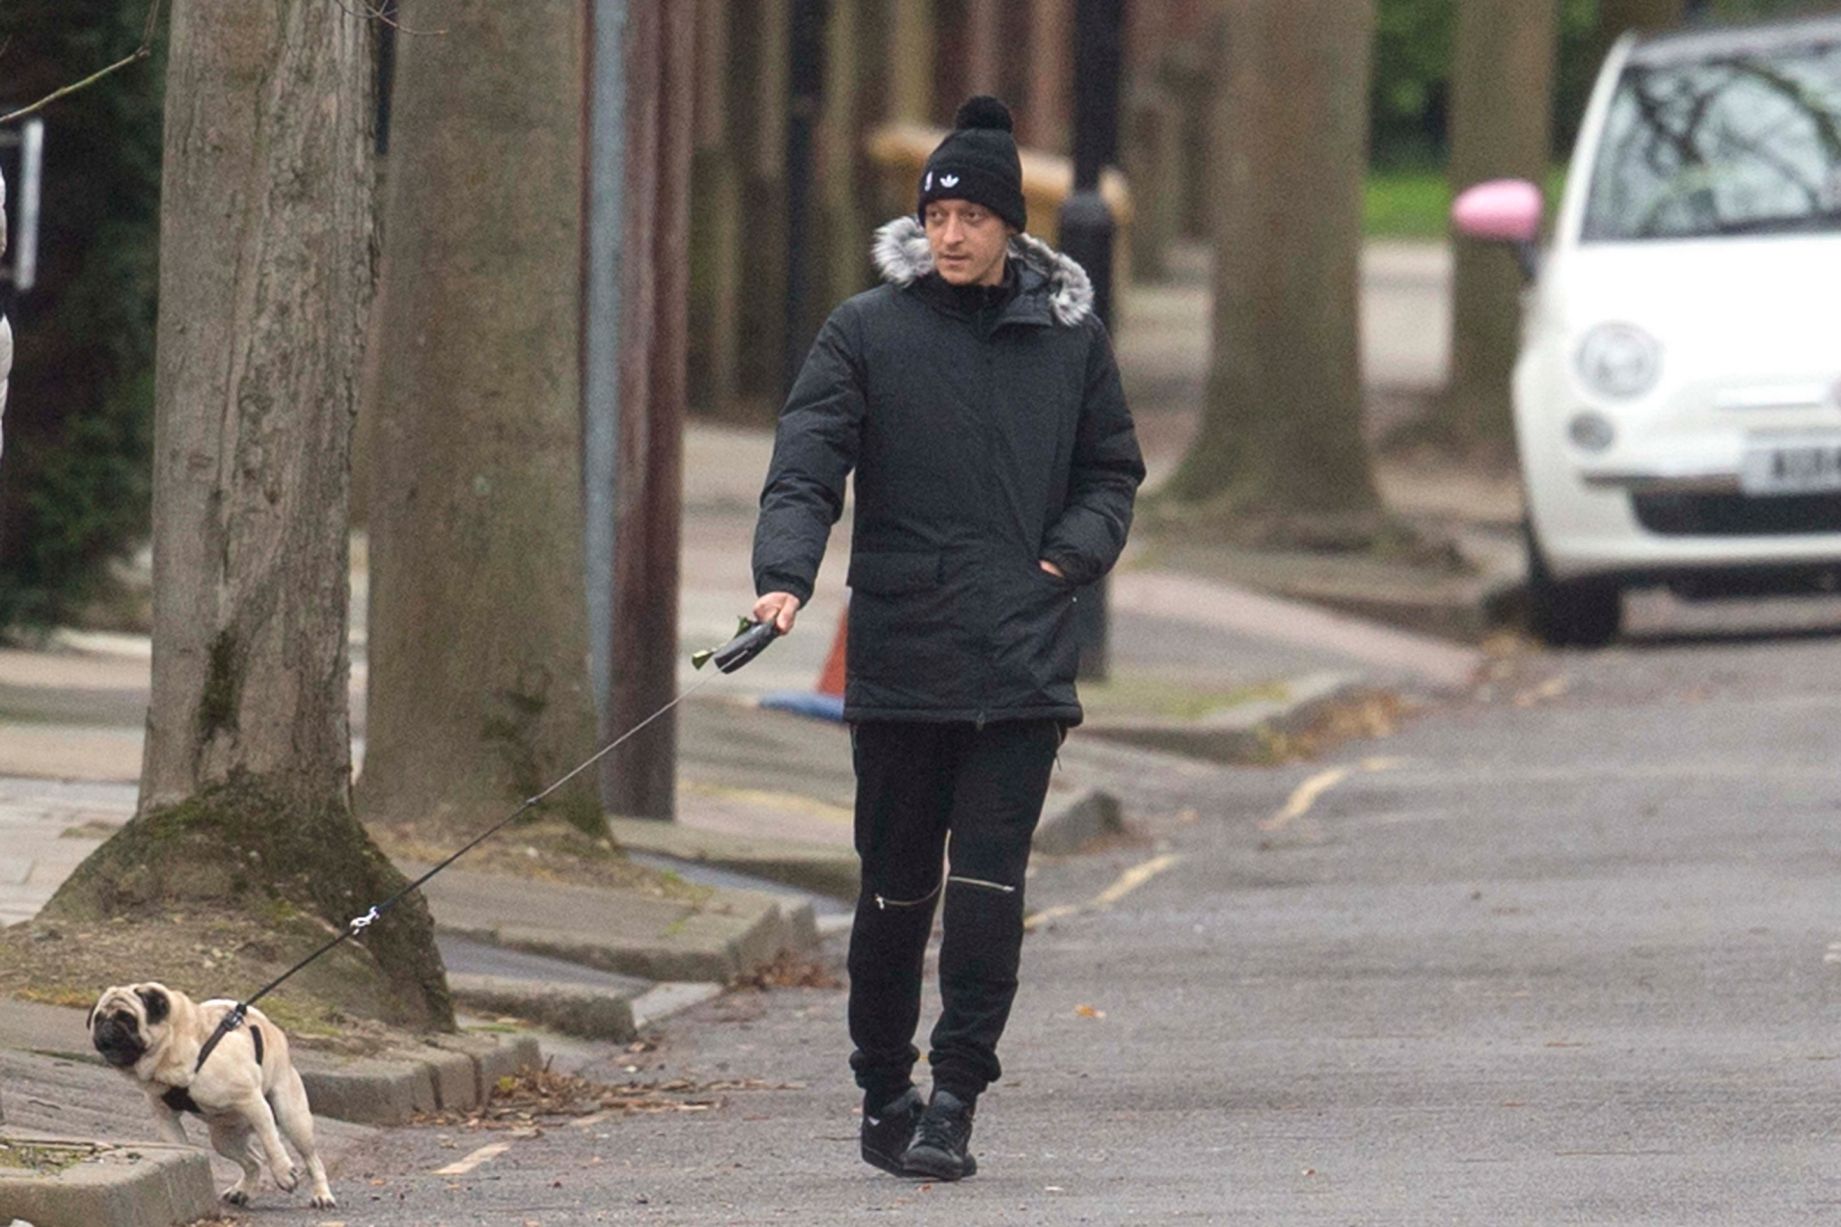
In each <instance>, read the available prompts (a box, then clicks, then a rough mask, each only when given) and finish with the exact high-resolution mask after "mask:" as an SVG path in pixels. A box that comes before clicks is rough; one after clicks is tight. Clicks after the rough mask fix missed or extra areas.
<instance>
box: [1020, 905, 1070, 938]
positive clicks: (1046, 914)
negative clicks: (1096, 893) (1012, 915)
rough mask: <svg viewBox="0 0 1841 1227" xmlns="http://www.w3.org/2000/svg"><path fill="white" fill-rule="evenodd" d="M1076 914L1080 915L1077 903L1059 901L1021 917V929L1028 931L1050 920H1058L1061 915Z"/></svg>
mask: <svg viewBox="0 0 1841 1227" xmlns="http://www.w3.org/2000/svg"><path fill="white" fill-rule="evenodd" d="M1078 915H1080V907H1079V906H1078V905H1077V904H1072V903H1061V904H1057V905H1055V906H1054V907H1045V908H1043V909H1042V910H1041V911H1039V912H1031V913H1029V915H1027V916H1025V917H1023V929H1024V931H1025V932H1028V931H1031V930H1034V929H1039V928H1041V927H1042V926H1043V925H1045V924H1047V923H1048V922H1049V921H1051V920H1060V919H1061V918H1062V917H1063V916H1078Z"/></svg>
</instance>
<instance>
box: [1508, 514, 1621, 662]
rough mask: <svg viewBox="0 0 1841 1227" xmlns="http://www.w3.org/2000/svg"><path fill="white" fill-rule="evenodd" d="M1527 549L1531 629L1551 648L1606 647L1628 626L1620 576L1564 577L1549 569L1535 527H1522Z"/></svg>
mask: <svg viewBox="0 0 1841 1227" xmlns="http://www.w3.org/2000/svg"><path fill="white" fill-rule="evenodd" d="M1522 539H1523V542H1524V543H1525V544H1526V546H1527V551H1528V629H1529V630H1531V631H1533V632H1534V635H1535V637H1536V638H1538V639H1539V640H1540V641H1541V642H1542V643H1545V644H1547V645H1548V646H1549V647H1556V648H1564V647H1580V648H1601V647H1603V646H1604V645H1605V644H1607V643H1610V642H1611V641H1612V640H1613V639H1615V638H1617V633H1618V631H1619V630H1620V629H1622V626H1623V620H1624V594H1623V590H1622V589H1621V588H1619V586H1618V584H1617V581H1616V580H1615V579H1610V578H1607V577H1593V578H1591V579H1572V580H1560V579H1555V578H1554V577H1553V573H1552V572H1551V571H1549V570H1548V569H1547V560H1546V558H1545V557H1543V556H1542V554H1541V546H1540V542H1539V541H1537V540H1536V539H1535V536H1534V529H1533V528H1532V527H1530V526H1528V525H1525V524H1524V525H1523V526H1522Z"/></svg>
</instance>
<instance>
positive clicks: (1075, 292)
mask: <svg viewBox="0 0 1841 1227" xmlns="http://www.w3.org/2000/svg"><path fill="white" fill-rule="evenodd" d="M1010 255H1011V256H1012V258H1014V259H1016V260H1019V261H1021V263H1022V264H1023V266H1024V267H1025V268H1029V269H1034V270H1035V271H1036V272H1037V273H1039V274H1041V276H1042V277H1043V279H1044V280H1045V281H1046V282H1047V285H1046V287H1045V289H1046V291H1047V294H1048V304H1049V309H1050V310H1051V311H1052V312H1053V313H1054V316H1055V322H1056V323H1059V324H1062V325H1065V326H1070V327H1071V326H1072V325H1075V324H1078V323H1080V321H1082V320H1084V319H1086V318H1087V317H1088V316H1089V315H1091V314H1093V281H1092V279H1091V278H1089V277H1088V276H1087V270H1086V269H1084V268H1082V267H1080V265H1079V264H1077V263H1075V262H1074V261H1073V260H1071V259H1069V258H1068V257H1067V256H1064V255H1062V254H1061V253H1060V252H1058V251H1056V250H1055V249H1054V248H1053V247H1050V246H1049V245H1048V244H1047V243H1044V242H1043V241H1042V240H1041V239H1038V238H1036V237H1035V236H1034V235H1032V234H1028V233H1019V234H1018V235H1017V236H1016V237H1015V238H1013V239H1011V240H1010ZM870 256H871V258H873V259H874V260H875V262H876V270H877V271H878V272H880V273H881V274H882V279H883V280H884V281H887V282H889V283H890V284H891V285H898V286H907V285H912V284H913V283H914V282H915V281H916V280H917V279H919V278H921V277H925V276H926V275H927V274H928V273H931V272H932V271H933V252H932V250H931V249H930V248H929V247H928V246H927V232H926V231H925V230H924V229H922V227H921V224H920V221H919V219H917V218H915V217H914V216H913V215H912V214H908V215H904V216H902V217H898V218H896V219H895V220H894V221H892V222H890V223H888V224H887V225H886V226H883V227H882V228H881V229H880V230H878V231H876V241H875V243H874V244H873V245H872V246H871V247H870Z"/></svg>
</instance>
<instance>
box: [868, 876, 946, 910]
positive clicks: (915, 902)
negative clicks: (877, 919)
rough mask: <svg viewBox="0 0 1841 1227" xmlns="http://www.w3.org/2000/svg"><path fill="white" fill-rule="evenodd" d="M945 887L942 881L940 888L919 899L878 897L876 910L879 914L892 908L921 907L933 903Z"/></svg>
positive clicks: (935, 888)
mask: <svg viewBox="0 0 1841 1227" xmlns="http://www.w3.org/2000/svg"><path fill="white" fill-rule="evenodd" d="M945 885H946V883H945V882H944V881H942V882H941V883H940V885H939V886H936V887H934V888H933V889H932V890H930V891H928V892H927V893H926V894H924V895H922V896H921V897H920V898H918V899H890V898H888V897H887V896H886V895H880V894H879V895H876V896H875V899H876V910H877V911H879V912H886V911H888V910H889V909H890V908H892V907H919V906H921V905H922V904H923V903H932V902H933V897H934V896H935V895H937V894H939V893H940V888H941V887H943V886H945Z"/></svg>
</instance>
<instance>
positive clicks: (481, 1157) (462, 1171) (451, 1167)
mask: <svg viewBox="0 0 1841 1227" xmlns="http://www.w3.org/2000/svg"><path fill="white" fill-rule="evenodd" d="M510 1149H511V1143H510V1142H494V1143H492V1144H491V1145H490V1146H482V1147H480V1148H479V1149H478V1150H476V1151H474V1152H473V1153H472V1154H470V1155H468V1156H467V1157H466V1158H464V1159H456V1160H455V1161H454V1162H452V1163H450V1164H448V1165H447V1166H446V1167H438V1168H436V1169H435V1175H437V1176H464V1175H466V1174H467V1173H468V1172H470V1171H472V1170H473V1169H474V1168H476V1167H478V1166H479V1165H480V1164H482V1163H487V1162H490V1161H491V1160H493V1159H496V1158H498V1157H499V1156H500V1155H502V1154H504V1153H505V1152H506V1151H508V1150H510Z"/></svg>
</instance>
